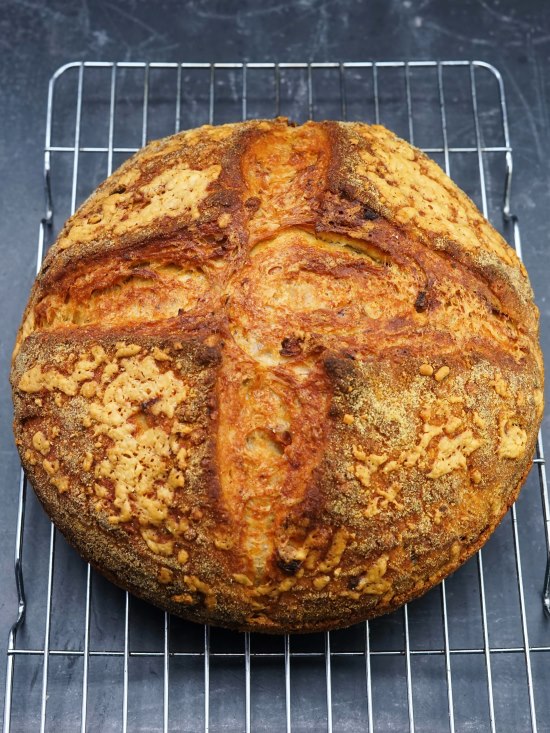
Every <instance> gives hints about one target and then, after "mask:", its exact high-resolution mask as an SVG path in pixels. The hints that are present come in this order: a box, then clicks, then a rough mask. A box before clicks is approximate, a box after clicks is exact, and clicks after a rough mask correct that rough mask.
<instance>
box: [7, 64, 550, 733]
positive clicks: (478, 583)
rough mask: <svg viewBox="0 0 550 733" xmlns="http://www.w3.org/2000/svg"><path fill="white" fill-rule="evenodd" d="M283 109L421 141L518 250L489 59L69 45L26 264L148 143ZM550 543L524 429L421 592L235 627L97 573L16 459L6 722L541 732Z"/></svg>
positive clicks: (549, 663) (16, 726)
mask: <svg viewBox="0 0 550 733" xmlns="http://www.w3.org/2000/svg"><path fill="white" fill-rule="evenodd" d="M279 114H285V115H288V116H290V117H291V118H293V119H295V120H297V121H302V120H305V119H308V118H316V119H321V118H340V119H356V120H365V121H368V122H382V123H383V124H386V125H387V126H388V127H390V128H392V129H394V130H395V131H396V132H397V133H398V134H399V135H401V136H402V137H406V138H408V139H409V140H410V141H411V142H412V143H414V144H416V145H418V146H419V147H422V149H423V150H425V151H426V152H427V153H428V154H430V155H431V156H432V157H434V158H435V159H436V160H437V161H438V162H439V163H440V164H441V165H442V166H443V167H444V168H445V170H446V171H447V172H448V173H449V174H450V175H451V176H452V177H453V178H454V179H455V180H456V181H457V182H458V183H459V185H461V186H462V187H463V188H465V189H466V191H467V193H469V195H470V196H471V197H472V198H473V199H474V200H475V201H476V203H478V205H479V206H480V208H481V210H482V212H483V214H484V215H485V216H487V217H488V218H489V219H491V221H492V222H493V224H494V225H495V226H496V227H497V228H498V229H499V230H500V231H501V232H502V233H503V234H504V235H506V236H508V239H509V240H511V241H512V243H513V245H514V246H515V248H516V251H517V252H518V254H519V255H520V256H521V241H520V232H519V227H518V222H517V218H516V217H515V215H514V214H513V212H512V210H511V203H510V194H511V181H512V150H511V146H510V140H509V132H508V119H507V110H506V104H505V98H504V90H503V84H502V80H501V77H500V74H499V73H498V71H497V70H496V69H494V68H493V67H491V66H489V65H488V64H485V63H483V62H477V61H473V62H467V61H442V62H435V61H426V62H410V63H407V62H392V63H374V62H365V63H310V64H305V63H303V64H299V63H288V64H272V63H262V64H252V63H249V64H241V63H235V64H169V63H149V64H146V63H130V62H128V63H118V64H117V63H103V62H76V63H71V64H68V65H66V66H64V67H62V68H60V69H58V71H56V72H55V74H54V75H53V77H52V79H51V80H50V85H49V96H48V116H47V130H46V145H45V159H44V164H45V166H44V175H45V186H46V204H47V206H46V209H47V210H46V214H45V216H44V218H43V219H42V221H41V223H40V229H39V237H38V256H37V268H38V267H39V266H40V262H41V260H42V257H43V253H44V251H45V249H46V247H47V246H48V244H50V243H51V241H52V240H53V238H54V234H55V228H59V225H60V224H62V222H63V220H64V219H65V218H66V216H68V215H69V214H70V213H72V212H73V211H74V210H75V208H76V207H77V205H78V204H79V203H80V201H81V200H82V199H83V198H84V197H85V196H87V195H88V194H89V193H90V192H91V191H92V190H93V189H94V188H95V186H96V185H97V184H98V183H99V182H100V181H101V180H102V179H103V178H104V177H105V176H106V175H107V174H110V173H111V172H112V170H113V169H114V168H115V167H117V166H118V165H119V164H120V163H121V162H122V161H123V160H124V159H125V158H126V157H128V155H130V154H131V153H133V152H134V151H135V150H137V149H138V148H139V147H141V146H142V145H143V144H144V143H145V142H146V141H147V140H149V139H151V138H153V137H160V136H163V135H166V134H169V133H170V132H173V131H174V130H176V131H177V130H179V129H182V128H186V127H193V126H196V125H198V124H202V123H205V122H209V123H221V122H228V121H235V120H239V119H246V118H251V117H259V116H264V117H272V116H273V115H279ZM54 204H55V212H56V220H55V225H56V226H55V227H54V218H53V212H54ZM24 535H25V542H23V537H24ZM24 549H25V582H26V587H27V589H28V598H26V597H25V593H24V588H23V550H24ZM549 552H550V509H549V498H548V490H547V484H546V474H545V466H544V456H543V446H542V441H541V438H540V435H539V440H538V446H537V453H536V456H535V459H534V467H533V470H532V471H531V474H530V476H529V478H528V481H527V483H526V486H525V488H524V490H523V492H522V495H521V497H520V500H519V502H518V503H517V505H516V506H514V507H513V508H512V509H511V511H510V513H509V514H508V516H507V517H506V518H505V520H504V521H503V523H502V525H501V526H500V527H499V529H498V530H497V531H496V532H495V534H494V535H493V537H492V539H491V540H490V541H489V543H488V544H487V545H486V547H485V548H484V550H483V554H482V553H481V552H480V553H479V554H478V555H477V556H476V558H474V559H472V560H471V561H470V562H469V563H467V564H466V565H465V566H464V567H463V568H461V569H460V570H459V571H457V573H455V574H454V575H453V576H452V577H451V578H449V579H447V581H446V582H444V583H442V584H441V585H440V586H439V587H438V588H436V589H434V590H432V591H431V592H430V593H428V594H427V595H426V596H425V597H424V598H423V599H420V600H418V601H415V602H414V603H412V604H410V605H409V606H408V607H407V606H406V607H404V608H403V609H401V610H400V611H398V612H396V613H394V614H392V615H391V616H387V617H384V618H382V619H378V620H375V621H372V622H370V623H369V622H367V623H364V624H359V625H358V626H355V627H352V628H351V629H348V630H343V631H338V632H332V633H326V634H313V635H308V636H291V637H288V636H286V637H284V638H282V637H266V636H260V635H250V634H236V633H230V632H226V631H223V630H219V629H214V628H212V629H210V628H208V627H205V628H202V627H199V626H196V625H193V624H189V623H186V622H183V621H181V620H179V619H176V618H172V617H169V616H168V615H167V614H165V613H164V614H163V613H161V612H160V611H158V610H156V609H153V608H152V607H149V606H147V605H146V604H143V603H142V602H140V601H138V600H136V599H135V598H132V597H131V596H129V595H128V594H127V593H124V592H123V591H120V590H118V589H116V588H114V586H111V585H110V584H109V583H107V582H106V581H104V580H103V579H102V578H101V577H100V576H99V575H96V574H95V572H93V571H92V570H91V569H90V567H89V566H86V565H85V564H84V563H83V562H82V561H81V560H80V558H78V557H77V555H76V554H75V553H73V552H72V551H71V550H70V549H69V548H68V547H67V545H66V543H65V541H64V539H63V537H62V536H61V535H59V534H58V533H57V532H56V530H55V529H54V527H53V526H52V525H51V524H50V523H49V521H48V520H47V518H46V517H45V515H44V513H43V512H42V511H41V509H40V508H39V506H38V503H37V501H36V499H35V497H34V494H33V493H32V492H30V491H28V489H27V482H26V479H25V478H24V476H23V474H21V480H20V487H19V513H18V520H17V536H16V547H15V577H16V582H17V590H18V595H19V612H18V616H17V620H16V621H15V623H14V625H13V627H12V629H11V631H10V635H9V643H8V656H7V681H6V696H5V710H4V731H5V733H10V731H22V732H24V733H27V732H28V731H32V730H39V731H41V733H42V731H46V730H51V729H53V728H55V729H56V731H59V732H63V731H76V730H80V731H86V730H89V731H119V730H122V731H123V732H124V733H125V732H126V731H130V730H132V731H133V730H136V731H137V730H140V731H153V730H162V731H165V732H166V731H199V730H200V731H203V730H204V731H214V730H224V731H237V730H245V731H247V733H248V732H249V731H252V730H258V731H260V730H261V731H276V732H279V731H284V730H286V731H287V732H290V731H321V730H326V731H328V732H329V733H331V732H332V731H333V730H334V731H337V730H344V731H356V730H361V731H363V730H365V731H370V732H371V731H389V730H392V731H402V730H409V731H411V733H412V731H420V730H423V731H434V732H435V731H437V733H439V732H440V731H444V730H449V731H451V733H453V732H454V731H455V730H457V731H458V730H476V731H486V730H487V731H488V730H490V731H496V730H499V731H500V730H502V731H514V732H516V731H527V730H532V731H537V730H540V731H542V730H547V731H548V730H550V727H549V726H550V699H549V698H550V696H549V695H548V689H550V645H549V632H550V628H549V621H548V618H547V615H545V613H544V607H545V606H546V611H547V613H548V611H549V609H550V599H549V595H548V582H549V578H548V570H547V572H546V576H545V575H544V569H545V567H548V566H547V559H548V557H549ZM543 586H544V587H545V588H546V593H544V592H543V602H542V603H541V596H540V593H541V588H543Z"/></svg>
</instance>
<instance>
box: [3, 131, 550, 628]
mask: <svg viewBox="0 0 550 733" xmlns="http://www.w3.org/2000/svg"><path fill="white" fill-rule="evenodd" d="M12 385H13V397H14V404H15V422H14V429H15V438H16V442H17V445H18V448H19V451H20V453H21V458H22V461H23V465H24V467H25V470H26V472H27V475H28V476H29V478H30V480H31V482H32V484H33V486H34V489H35V491H36V493H37V495H38V497H39V499H40V501H41V502H42V504H43V505H44V507H45V509H46V511H47V512H48V514H49V515H50V516H51V518H52V519H53V521H54V522H55V524H56V525H57V527H58V528H59V529H60V530H61V532H62V533H63V534H64V535H65V536H66V537H67V539H68V540H69V542H71V543H72V544H73V545H74V547H75V548H76V549H77V550H78V551H79V552H80V553H81V555H82V556H83V557H84V558H85V559H86V560H88V561H89V562H90V563H92V565H93V566H94V567H95V568H97V569H98V570H99V571H101V572H102V573H104V574H105V575H106V576H107V577H108V578H110V579H111V580H112V581H113V582H115V583H117V584H118V585H120V586H122V587H123V588H126V589H128V590H130V591H131V592H132V593H135V594H136V595H137V596H140V597H141V598H144V599H147V600H148V601H151V602H152V603H154V604H157V605H158V606H160V607H161V608H164V609H167V610H168V611H170V612H172V613H175V614H178V615H180V616H183V617H184V618H187V619H191V620H193V621H200V622H208V623H212V624H217V625H220V626H225V627H230V628H235V629H243V630H244V629H246V630H257V631H264V632H293V631H300V632H304V631H318V630H322V629H332V628H336V627H341V626H346V625H349V624H352V623H354V622H357V621H360V620H363V619H367V618H371V617H374V616H377V615H379V614H383V613H386V612H389V611H391V610H393V609H395V608H397V607H398V606H400V605H401V604H403V603H405V602H407V601H410V600H411V599H413V598H415V597H416V596H419V595H420V594H422V593H424V592H426V591H427V590H428V589H429V588H431V587H432V586H433V585H434V584H436V583H438V582H439V581H441V579H442V578H444V577H445V576H447V575H448V574H449V573H451V572H452V571H454V570H455V569H456V568H458V567H459V566H460V565H461V564H462V563H463V562H464V561H465V560H467V559H468V558H469V557H470V556H471V555H472V554H473V553H474V552H475V551H476V550H477V549H478V548H479V547H481V545H482V544H483V543H484V542H485V541H486V540H487V538H488V537H489V535H490V534H491V532H492V531H493V530H494V528H495V527H496V526H497V524H498V523H499V522H500V520H501V519H502V517H503V515H504V513H505V512H506V510H507V509H508V508H509V507H510V505H511V504H512V503H513V501H514V500H515V499H516V497H517V495H518V492H519V489H520V487H521V484H522V482H523V481H524V479H525V477H526V474H527V472H528V471H529V468H530V465H531V460H532V456H533V450H534V447H535V441H536V436H537V428H538V426H539V422H540V419H541V414H542V407H543V397H542V395H543V393H542V388H543V366H542V361H541V352H540V349H539V344H538V313H537V310H536V308H535V306H534V304H533V299H532V292H531V289H530V285H529V281H528V278H527V274H526V272H525V269H524V267H523V265H522V264H521V263H520V261H519V260H518V258H517V257H516V255H515V253H514V252H513V251H512V249H511V248H510V247H509V246H508V245H507V244H506V242H505V241H504V240H503V239H502V237H501V236H500V235H499V234H498V233H497V232H496V231H495V230H494V229H493V227H492V226H491V225H490V224H489V223H488V222H487V221H486V220H485V219H484V218H483V216H482V215H481V214H480V213H479V211H478V210H477V208H476V207H475V205H474V204H473V203H472V202H471V201H470V200H469V199H468V198H467V196H466V195H465V194H464V193H462V192H461V191H460V190H459V189H458V188H457V187H456V186H455V185H454V184H453V183H452V182H451V181H450V180H449V178H448V177H447V176H446V175H445V174H444V173H443V172H442V171H441V170H440V168H439V167H438V166H437V165H436V164H435V163H434V162H433V161H432V160H430V159H429V158H427V157H426V156H425V155H424V154H423V153H421V152H420V151H419V150H417V149H415V148H413V147H411V146H410V145H409V144H407V143H406V142H404V141H402V140H400V139H398V138H396V137H395V136H394V135H393V134H392V133H391V132H389V131H388V130H386V129H384V128H383V127H380V126H369V125H366V124H359V123H341V122H320V123H315V122H309V123H307V124H304V125H302V126H293V125H291V124H289V123H288V122H287V121H286V120H284V119H276V120H271V121H251V122H246V123H242V124H233V125H223V126H220V127H211V126H206V127H202V128H199V129H196V130H190V131H187V132H182V133H179V134H177V135H174V136H172V137H169V138H166V139H164V140H160V141H158V142H153V143H150V144H149V145H147V146H146V147H145V148H144V149H143V150H141V151H140V152H139V153H137V155H135V156H134V157H133V158H131V159H130V160H129V161H128V162H126V163H125V164H124V165H123V166H122V167H121V168H120V169H119V170H118V171H117V172H116V173H114V174H113V175H112V176H111V177H110V178H108V179H107V180H106V181H105V182H104V183H103V184H102V185H101V186H100V187H99V188H98V189H97V191H96V192H95V193H94V194H93V195H92V196H91V197H90V198H89V199H88V200H87V201H86V202H85V203H84V204H83V205H82V206H81V208H80V209H79V210H78V211H77V212H76V214H75V215H74V216H72V217H71V218H70V219H69V221H68V222H67V223H66V225H65V227H64V228H63V230H62V232H61V234H60V235H59V238H58V239H57V242H56V243H55V245H54V246H53V247H52V248H51V249H50V251H49V252H48V254H47V256H46V259H45V260H44V264H43V266H42V269H41V272H40V274H39V275H38V277H37V279H36V282H35V285H34V287H33V290H32V294H31V297H30V301H29V304H28V306H27V309H26V312H25V314H24V318H23V323H22V326H21V329H20V332H19V335H18V339H17V344H16V348H15V353H14V360H13V369H12Z"/></svg>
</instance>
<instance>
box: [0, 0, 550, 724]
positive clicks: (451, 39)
mask: <svg viewBox="0 0 550 733" xmlns="http://www.w3.org/2000/svg"><path fill="white" fill-rule="evenodd" d="M516 5H517V4H516V3H504V2H501V3H498V2H487V3H484V2H471V1H469V0H468V1H467V2H461V3H447V2H408V1H407V0H405V1H404V2H399V3H398V2H368V3H365V2H364V3H359V2H350V3H344V2H310V1H305V2H300V3H294V4H290V5H287V4H285V3H269V2H267V3H266V2H264V3H261V4H259V3H258V4H254V3H247V2H239V3H233V2H227V3H207V2H190V3H187V4H185V3H169V2H161V3H156V4H153V3H150V2H118V3H114V2H113V3H108V2H98V1H94V0H90V2H88V3H81V4H80V3H79V4H72V5H71V4H69V3H66V2H50V3H47V4H45V5H43V4H42V3H40V2H30V1H28V0H27V1H24V2H7V3H6V2H4V3H3V4H2V6H1V8H0V10H1V14H0V30H1V33H0V38H1V39H2V40H1V41H0V44H1V45H0V48H1V49H2V51H1V57H0V108H1V109H2V122H1V123H0V136H1V137H0V170H2V173H3V179H2V180H3V185H2V196H1V201H2V204H1V206H2V216H1V218H0V247H1V248H2V253H1V254H2V262H3V268H2V270H1V272H0V277H1V278H2V281H1V282H2V284H1V288H2V290H1V292H2V296H3V300H2V302H3V310H4V314H3V316H4V317H3V320H2V325H1V327H0V328H1V330H0V338H1V341H0V378H1V379H2V380H3V382H4V384H6V379H7V373H8V361H9V354H10V352H11V348H12V343H13V338H14V334H15V330H16V328H17V325H18V321H19V318H20V314H21V311H22V309H23V306H24V303H25V301H26V298H27V295H28V290H29V287H30V285H31V282H32V279H33V276H34V266H35V253H36V238H37V233H38V222H39V220H40V217H41V216H42V215H43V213H44V199H43V190H42V177H41V176H42V159H43V155H42V150H43V141H44V125H45V108H46V93H47V81H48V78H49V77H50V75H51V74H52V73H53V71H54V70H55V69H56V68H57V67H58V66H60V65H61V64H62V63H65V62H67V61H70V60H74V59H94V60H97V59H106V60H147V61H165V60H167V61H240V60H250V61H262V60H266V61H267V60H269V61H272V60H275V61H288V60H315V61H324V60H370V59H376V60H389V59H411V60H413V59H428V58H435V59H449V58H479V59H482V60H485V61H488V62H491V63H493V64H494V65H496V66H497V67H498V68H499V69H500V70H501V72H502V74H503V77H504V83H505V87H506V92H507V98H508V110H509V115H510V122H511V130H510V135H511V140H512V145H513V147H514V161H515V174H514V184H513V185H514V188H513V197H512V201H513V208H514V210H515V212H516V213H517V214H518V216H519V218H520V223H521V231H522V237H523V243H524V256H525V261H526V264H527V267H528V269H529V271H530V273H531V278H532V281H533V284H534V287H535V292H536V296H537V302H538V304H539V307H540V309H541V316H542V320H541V327H542V338H543V347H544V349H545V352H546V354H548V350H549V348H550V343H549V340H548V317H549V316H550V311H549V306H548V304H547V298H548V296H549V294H550V293H549V286H548V271H549V269H550V255H549V253H548V228H547V225H546V213H547V209H548V205H549V196H550V191H549V184H550V173H549V169H548V164H547V160H548V157H549V153H550V145H549V135H550V133H549V124H548V123H549V119H548V118H549V106H548V102H549V94H550V82H549V76H548V62H549V60H550V17H549V16H550V14H549V12H548V9H547V8H546V7H545V5H544V3H538V2H527V3H523V4H522V5H523V7H522V9H521V10H520V9H519V8H518V7H516ZM96 174H97V172H94V171H91V172H90V176H92V177H93V176H94V175H96ZM463 183H464V185H466V184H467V180H466V179H465V180H464V182H463ZM58 219H59V217H58ZM58 219H56V221H55V226H56V228H58V227H59V226H60V225H61V223H62V221H61V220H58ZM2 394H3V396H2V397H1V398H0V419H1V421H2V426H3V430H2V433H1V438H0V439H1V443H0V450H1V452H2V458H3V466H4V471H3V473H2V478H1V479H0V481H1V486H0V496H1V497H2V501H3V505H2V506H3V512H2V514H1V516H0V537H1V538H2V539H1V555H0V589H2V592H1V593H0V646H1V649H2V652H3V650H4V648H5V641H6V637H7V630H8V626H9V624H10V622H11V620H12V619H13V618H14V616H15V612H16V597H15V589H14V584H13V580H12V578H13V562H12V548H13V541H14V526H15V516H16V496H17V487H18V475H19V463H18V460H17V455H16V451H15V449H14V446H13V441H12V438H11V433H10V421H11V402H10V400H9V395H8V390H7V389H5V390H4V391H3V393H2ZM548 427H549V428H550V426H548ZM546 432H547V433H548V432H549V431H548V430H547V431H546ZM547 445H548V443H547ZM531 495H533V496H536V487H535V488H533V490H532V491H531V493H530V494H529V496H531ZM33 507H34V508H33V509H32V512H33V513H35V514H36V515H37V522H38V523H37V524H36V526H37V528H38V529H37V534H36V536H27V538H26V548H27V556H28V557H37V556H40V555H44V554H47V552H46V551H47V532H46V531H45V530H46V528H47V525H46V524H45V523H43V522H40V520H39V509H38V507H36V506H34V505H33ZM520 510H521V511H522V512H523V513H524V514H526V513H528V512H529V511H531V512H537V511H540V503H539V504H537V502H536V501H535V500H534V499H533V501H531V500H526V501H525V502H524V504H523V506H520ZM499 532H500V530H499ZM505 533H506V534H505ZM509 536H510V531H509V527H508V528H506V527H504V528H503V530H502V537H503V538H504V537H506V538H507V539H506V541H505V540H504V539H503V540H502V547H500V545H499V549H502V552H503V555H505V554H506V552H508V554H509V551H510V549H511V547H510V540H509ZM539 539H540V538H539ZM65 552H66V554H67V556H68V557H70V553H69V552H68V551H65V550H64V549H62V553H61V557H62V558H63V557H64V553H65ZM67 562H68V563H69V562H70V560H67ZM40 567H41V566H40V562H38V563H35V570H36V572H37V574H38V571H39V570H40ZM43 569H44V567H43V566H42V570H43ZM542 571H543V568H540V569H539V568H535V569H534V573H535V576H536V575H537V574H538V575H539V576H540V578H541V581H542ZM73 572H74V569H73ZM506 577H507V575H506V568H505V567H500V569H499V568H498V567H497V569H496V570H495V572H494V574H493V576H492V580H491V582H492V583H493V584H494V591H495V593H498V589H499V587H501V588H505V587H506ZM30 580H31V579H29V583H28V588H29V593H30V595H31V598H32V595H33V594H36V595H38V594H39V592H41V590H40V583H42V589H43V585H44V581H43V580H42V581H40V578H39V577H38V575H37V577H36V578H35V579H34V586H33V585H32V583H31V582H30ZM452 588H453V586H452V585H451V591H452ZM79 592H80V591H79ZM106 592H107V591H106ZM502 592H503V593H504V591H502ZM421 603H422V602H421ZM529 603H530V604H531V606H530V608H531V610H530V613H531V614H532V617H533V619H534V620H533V623H534V624H535V626H536V628H537V629H538V633H539V636H540V638H538V639H537V643H539V644H541V645H542V644H548V643H549V638H550V631H549V630H548V627H547V626H544V624H543V623H542V622H541V619H540V618H539V612H540V608H539V607H538V605H537V598H536V594H532V593H531V594H530V595H529ZM76 605H77V606H78V607H79V611H80V610H81V608H80V606H79V604H76ZM432 605H433V604H432ZM430 608H431V606H430V604H429V603H427V604H426V605H425V606H422V605H418V604H417V611H416V613H417V614H418V631H417V633H418V634H420V633H421V628H422V624H421V621H422V616H423V609H424V611H425V612H426V615H427V618H428V621H429V618H430ZM110 609H111V610H110V613H111V614H112V615H111V616H108V618H109V619H112V620H113V623H115V620H116V619H117V616H118V615H119V613H120V603H119V602H118V601H117V602H113V605H112V607H110ZM432 611H433V609H432ZM58 612H59V613H60V614H62V618H63V619H64V624H65V621H66V619H67V618H68V615H67V613H65V612H63V610H62V609H58ZM98 613H99V612H98ZM78 619H79V620H78V622H77V621H75V624H77V623H80V622H81V620H80V613H78ZM494 620H495V624H494V628H495V634H496V638H495V641H494V643H502V644H511V645H513V644H517V643H520V639H519V638H510V639H508V638H503V639H502V640H499V639H498V633H499V632H498V629H499V628H501V625H499V617H498V608H497V609H495V619H494ZM391 623H392V622H391V621H388V622H387V624H386V632H388V628H390V629H391ZM457 624H459V621H458V620H457ZM100 625H101V624H100ZM415 628H416V627H415ZM459 628H460V626H459ZM67 629H68V630H67V639H69V638H70V629H71V625H70V623H69V622H68V621H67ZM29 633H31V638H32V632H31V631H30V630H29ZM38 637H39V635H38V636H37V638H36V640H35V641H36V644H38V645H40V644H41V643H42V642H41V640H40V639H39V638H38ZM385 637H386V638H387V633H386V634H385ZM545 637H546V638H545ZM119 641H120V640H119ZM463 643H464V644H468V643H474V642H472V641H464V642H463ZM475 643H478V642H475ZM4 659H5V657H4V654H3V653H2V657H1V658H0V690H1V692H0V696H2V695H3V687H4V673H5V664H4ZM476 661H477V660H476ZM418 663H419V664H420V662H418ZM427 663H428V664H431V663H432V662H431V661H430V660H429V659H428V662H427ZM440 663H441V660H440V659H437V660H435V659H434V660H433V664H434V670H435V667H437V665H438V664H440ZM396 664H399V663H398V662H396ZM461 664H463V665H464V670H463V671H462V673H459V674H458V676H459V678H460V681H461V683H462V685H463V692H462V696H461V697H460V696H459V699H458V700H457V705H458V706H459V707H460V705H462V707H463V708H464V721H467V719H468V711H467V705H466V706H465V704H464V700H463V699H462V697H467V696H468V694H469V693H470V692H471V691H469V690H468V677H469V674H470V672H469V671H468V668H467V660H464V661H463V662H461ZM390 666H391V665H388V667H387V669H386V670H382V671H381V673H380V679H382V680H383V679H385V678H386V677H385V676H386V675H388V676H389V679H391V677H392V675H391V670H390ZM474 666H475V665H474ZM506 674H508V675H509V677H510V679H511V680H513V679H514V674H515V671H514V665H513V664H511V665H509V666H508V667H507V672H506ZM519 674H521V672H519ZM152 675H153V676H154V670H153V671H152ZM428 677H429V675H428ZM113 679H116V673H114V672H113ZM434 679H436V680H437V679H440V677H438V675H437V674H436V673H434ZM235 684H236V685H237V687H238V685H239V684H240V683H239V682H238V681H237V682H236V683H235ZM296 684H297V695H300V694H301V692H300V690H301V688H300V684H301V678H300V675H299V673H298V676H297V683H296ZM302 684H303V690H302V692H303V694H306V692H307V685H308V678H307V676H305V675H304V676H303V679H302ZM39 687H40V681H38V682H36V683H35V686H34V689H35V692H36V690H38V691H39ZM461 689H462V688H461ZM98 694H101V691H99V692H98ZM218 694H220V695H222V696H223V694H224V692H223V689H221V690H220V691H218ZM236 694H237V693H236ZM75 695H76V693H75ZM396 695H399V693H398V692H397V693H396ZM68 699H69V700H70V699H71V698H70V696H68ZM75 699H76V698H75ZM401 699H402V698H401ZM504 703H505V701H503V706H504V707H503V708H502V709H503V710H505V709H506V705H505V704H504ZM102 704H105V701H103V703H102ZM194 704H195V705H196V703H193V701H192V700H190V701H189V705H190V706H191V707H192V706H193V705H194ZM507 704H508V705H509V703H507ZM221 708H222V706H221V703H220V709H221ZM511 712H513V711H511ZM511 712H510V714H511ZM426 716H427V719H428V720H429V713H428V712H427V713H426ZM75 719H76V720H77V719H78V716H76V718H75ZM518 724H519V725H521V721H518ZM465 725H466V722H465ZM69 729H71V728H69ZM516 729H517V730H520V729H522V728H521V727H520V728H516ZM426 730H430V728H429V724H428V725H427V727H426Z"/></svg>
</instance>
